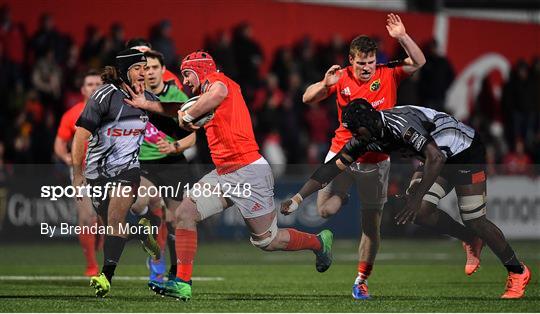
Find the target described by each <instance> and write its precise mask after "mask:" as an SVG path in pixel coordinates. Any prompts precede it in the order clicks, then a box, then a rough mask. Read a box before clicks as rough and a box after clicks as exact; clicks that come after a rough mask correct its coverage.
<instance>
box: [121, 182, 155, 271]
mask: <svg viewBox="0 0 540 314" xmlns="http://www.w3.org/2000/svg"><path fill="white" fill-rule="evenodd" d="M140 182H141V183H140V188H139V189H138V192H140V193H138V195H137V198H136V200H135V202H134V203H133V205H131V208H130V210H129V211H128V214H127V217H126V221H127V222H128V223H130V224H132V225H142V226H146V227H148V226H157V227H159V226H160V224H161V215H162V211H161V199H160V198H159V196H158V195H155V193H154V192H156V191H157V190H156V189H155V188H156V187H155V186H154V184H153V183H152V182H151V181H150V180H149V179H147V178H146V177H145V176H141V178H140ZM158 236H159V234H157V235H153V234H147V235H145V234H138V235H135V238H137V239H139V240H140V241H141V244H142V245H143V248H144V250H145V251H146V252H147V253H148V255H150V257H151V259H152V262H154V264H156V265H157V264H159V260H160V257H161V248H160V246H159V244H158V242H157V237H158ZM149 265H150V267H151V266H152V264H149ZM163 267H164V266H163ZM161 273H163V272H161ZM156 276H157V275H156Z"/></svg>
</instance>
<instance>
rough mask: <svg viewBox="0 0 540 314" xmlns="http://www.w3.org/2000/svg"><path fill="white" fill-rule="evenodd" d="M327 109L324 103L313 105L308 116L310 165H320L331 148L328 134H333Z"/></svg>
mask: <svg viewBox="0 0 540 314" xmlns="http://www.w3.org/2000/svg"><path fill="white" fill-rule="evenodd" d="M326 108H327V106H325V105H324V103H317V104H314V105H311V106H310V107H309V109H308V111H307V114H306V121H307V125H308V130H309V138H310V144H309V147H308V159H309V160H308V161H309V163H310V164H320V163H321V160H324V158H325V156H326V153H327V152H328V149H329V147H330V146H329V141H328V134H329V133H330V132H331V130H330V119H329V118H328V112H327V109H326Z"/></svg>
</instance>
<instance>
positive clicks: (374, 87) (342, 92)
mask: <svg viewBox="0 0 540 314" xmlns="http://www.w3.org/2000/svg"><path fill="white" fill-rule="evenodd" d="M407 75H408V74H407V73H406V72H405V71H403V67H402V66H398V67H395V68H389V67H387V66H386V65H377V68H376V70H375V73H374V74H373V77H372V78H371V79H370V80H369V81H368V82H363V81H360V80H358V79H356V78H355V77H354V72H353V68H352V66H348V67H347V68H345V69H344V70H343V75H342V76H341V78H340V79H339V81H338V82H337V83H336V84H335V85H333V86H332V87H331V88H330V90H329V91H328V94H329V95H330V94H334V93H335V94H336V102H337V113H338V120H339V127H338V128H337V129H336V132H335V136H334V138H333V139H332V146H331V147H330V150H331V151H332V152H334V153H337V152H339V151H340V150H341V149H342V148H343V146H345V144H346V143H347V142H348V141H349V140H350V139H351V137H352V134H351V132H350V131H349V130H347V129H346V128H345V127H343V125H342V124H341V110H342V108H343V107H344V106H345V105H347V104H348V103H349V102H350V101H351V100H353V99H357V98H364V99H366V100H367V101H369V102H370V103H371V105H372V106H373V108H375V109H377V110H383V109H390V108H393V107H394V105H395V104H396V101H397V88H398V85H399V83H400V82H401V80H402V79H404V78H405V77H406V76H407ZM387 158H388V155H386V154H381V153H374V152H368V153H366V154H364V155H362V157H360V158H359V159H358V161H359V162H363V163H377V162H379V161H382V160H385V159H387Z"/></svg>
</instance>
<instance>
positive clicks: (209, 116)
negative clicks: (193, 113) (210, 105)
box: [180, 96, 214, 126]
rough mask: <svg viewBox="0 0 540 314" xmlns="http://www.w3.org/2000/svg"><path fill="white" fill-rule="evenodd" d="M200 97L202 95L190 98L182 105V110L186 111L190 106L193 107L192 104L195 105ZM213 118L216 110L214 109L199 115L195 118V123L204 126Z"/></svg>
mask: <svg viewBox="0 0 540 314" xmlns="http://www.w3.org/2000/svg"><path fill="white" fill-rule="evenodd" d="M199 97H200V96H195V97H192V98H190V99H188V100H187V101H186V102H185V103H184V104H183V105H182V107H181V108H180V111H182V112H184V111H186V110H188V109H189V108H191V106H193V105H194V104H195V103H196V102H197V100H198V99H199ZM212 118H214V110H212V111H210V112H208V113H206V114H204V115H202V116H200V117H198V118H197V119H195V120H193V125H196V126H203V125H205V124H206V123H208V121H210V120H212Z"/></svg>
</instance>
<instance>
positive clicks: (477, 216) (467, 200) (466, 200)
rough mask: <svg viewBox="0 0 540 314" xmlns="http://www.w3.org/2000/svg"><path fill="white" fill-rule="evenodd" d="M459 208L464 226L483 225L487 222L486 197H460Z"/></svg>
mask: <svg viewBox="0 0 540 314" xmlns="http://www.w3.org/2000/svg"><path fill="white" fill-rule="evenodd" d="M458 206H459V213H460V215H461V220H463V223H464V224H466V225H471V226H473V225H478V224H481V223H483V221H484V220H485V215H486V197H485V195H467V196H458Z"/></svg>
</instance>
